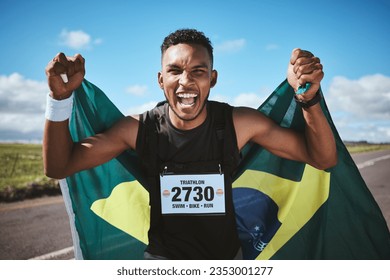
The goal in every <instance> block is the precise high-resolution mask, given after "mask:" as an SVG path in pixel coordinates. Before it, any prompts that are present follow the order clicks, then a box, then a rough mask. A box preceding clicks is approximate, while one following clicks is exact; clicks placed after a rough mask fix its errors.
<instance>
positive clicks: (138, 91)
mask: <svg viewBox="0 0 390 280" xmlns="http://www.w3.org/2000/svg"><path fill="white" fill-rule="evenodd" d="M147 91H148V86H145V85H132V86H129V87H127V88H126V92H127V93H130V94H132V95H136V96H143V95H145V94H146V93H147Z"/></svg>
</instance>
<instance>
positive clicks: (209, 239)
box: [137, 101, 239, 259]
mask: <svg viewBox="0 0 390 280" xmlns="http://www.w3.org/2000/svg"><path fill="white" fill-rule="evenodd" d="M206 108H207V110H208V114H207V118H206V120H205V122H204V123H203V124H201V125H200V126H198V127H196V128H194V129H192V130H186V131H182V130H179V129H177V128H175V127H174V126H173V125H172V124H171V123H170V120H169V117H168V104H167V103H163V104H160V105H158V106H157V107H156V108H154V109H153V110H151V111H148V112H146V113H144V114H142V115H141V116H140V126H139V131H138V137H137V154H138V155H139V157H140V158H141V160H142V161H143V165H144V169H145V172H146V174H147V178H148V179H147V182H146V184H147V186H146V187H147V189H148V191H149V195H150V204H151V222H150V229H149V233H148V236H149V245H148V247H147V249H146V251H147V252H149V253H151V254H154V255H159V256H163V257H166V258H169V259H233V258H234V257H235V255H236V253H237V251H238V249H239V240H238V236H237V231H236V223H235V215H234V208H233V201H232V173H233V172H234V169H235V167H236V166H237V165H238V160H239V152H238V148H237V140H236V134H235V130H234V126H233V120H232V107H231V106H229V105H227V104H224V103H219V102H214V101H209V102H208V104H207V106H206ZM220 166H221V167H222V171H223V172H224V181H225V209H226V213H225V214H218V215H162V214H161V200H160V193H161V192H160V173H161V172H163V171H164V168H167V169H168V172H174V173H175V174H197V173H210V172H213V173H217V172H219V171H220Z"/></svg>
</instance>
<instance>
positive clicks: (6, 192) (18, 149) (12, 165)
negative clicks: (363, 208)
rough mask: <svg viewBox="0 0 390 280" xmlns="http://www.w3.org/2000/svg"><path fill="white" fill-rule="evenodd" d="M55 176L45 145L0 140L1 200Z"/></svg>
mask: <svg viewBox="0 0 390 280" xmlns="http://www.w3.org/2000/svg"><path fill="white" fill-rule="evenodd" d="M347 148H348V150H349V152H350V153H360V152H367V151H376V150H383V149H390V144H386V145H376V144H365V143H357V144H348V145H347ZM59 193H60V191H59V187H58V183H57V181H56V180H53V179H49V178H47V177H46V176H45V175H44V174H43V163H42V145H39V144H1V143H0V202H2V201H3V202H4V201H15V200H21V199H24V198H31V197H37V196H42V195H51V194H59Z"/></svg>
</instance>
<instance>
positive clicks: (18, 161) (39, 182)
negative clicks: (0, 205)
mask: <svg viewBox="0 0 390 280" xmlns="http://www.w3.org/2000/svg"><path fill="white" fill-rule="evenodd" d="M48 189H49V190H51V191H53V189H58V186H57V182H56V181H55V180H52V179H49V178H47V177H46V176H45V175H44V172H43V163H42V145H38V144H0V201H4V200H5V201H7V200H17V199H18V198H19V197H31V196H39V195H40V193H42V192H43V193H44V192H46V191H47V190H48ZM51 191H49V193H50V192H51ZM57 192H58V191H57Z"/></svg>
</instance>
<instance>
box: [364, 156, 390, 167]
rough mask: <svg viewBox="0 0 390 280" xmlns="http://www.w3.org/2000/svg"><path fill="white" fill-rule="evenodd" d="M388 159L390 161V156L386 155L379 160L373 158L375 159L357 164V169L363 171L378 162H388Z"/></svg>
mask: <svg viewBox="0 0 390 280" xmlns="http://www.w3.org/2000/svg"><path fill="white" fill-rule="evenodd" d="M386 159H390V155H385V156H381V157H377V158H373V159H370V160H367V161H364V162H362V163H359V164H357V167H358V168H359V169H363V168H365V167H368V166H373V165H374V164H375V163H376V162H378V161H381V160H386Z"/></svg>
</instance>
